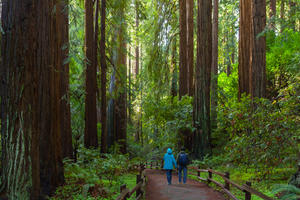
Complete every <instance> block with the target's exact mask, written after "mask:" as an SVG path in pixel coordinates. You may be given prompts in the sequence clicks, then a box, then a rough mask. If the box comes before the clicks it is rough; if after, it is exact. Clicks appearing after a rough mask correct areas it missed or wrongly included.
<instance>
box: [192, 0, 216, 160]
mask: <svg viewBox="0 0 300 200" xmlns="http://www.w3.org/2000/svg"><path fill="white" fill-rule="evenodd" d="M211 15H212V1H211V0H198V17H197V23H198V30H197V31H198V32H197V65H196V85H195V87H196V88H195V99H194V112H195V114H194V125H195V127H196V132H195V136H194V155H195V157H197V158H203V157H204V156H205V155H207V154H210V153H211V147H210V82H211V66H212V65H211V64H212V16H211Z"/></svg>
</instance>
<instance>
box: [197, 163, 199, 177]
mask: <svg viewBox="0 0 300 200" xmlns="http://www.w3.org/2000/svg"><path fill="white" fill-rule="evenodd" d="M198 170H200V166H198ZM197 174H198V177H200V171H197Z"/></svg>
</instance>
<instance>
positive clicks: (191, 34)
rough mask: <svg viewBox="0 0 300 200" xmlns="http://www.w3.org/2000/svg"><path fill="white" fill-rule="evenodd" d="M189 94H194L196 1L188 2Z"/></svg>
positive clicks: (189, 0) (188, 0) (190, 0)
mask: <svg viewBox="0 0 300 200" xmlns="http://www.w3.org/2000/svg"><path fill="white" fill-rule="evenodd" d="M186 2H187V4H186V5H187V8H186V9H187V67H188V81H187V82H188V94H189V96H193V94H194V0H187V1H186Z"/></svg>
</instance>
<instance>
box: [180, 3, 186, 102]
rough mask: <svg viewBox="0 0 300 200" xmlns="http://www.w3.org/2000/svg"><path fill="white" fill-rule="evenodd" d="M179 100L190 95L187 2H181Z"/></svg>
mask: <svg viewBox="0 0 300 200" xmlns="http://www.w3.org/2000/svg"><path fill="white" fill-rule="evenodd" d="M179 12H180V16H179V26H180V46H179V60H180V61H179V98H180V99H181V97H182V96H184V95H186V94H188V66H187V32H186V31H187V22H186V20H187V18H186V0H179Z"/></svg>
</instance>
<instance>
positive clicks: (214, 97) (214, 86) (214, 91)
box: [211, 0, 219, 128]
mask: <svg viewBox="0 0 300 200" xmlns="http://www.w3.org/2000/svg"><path fill="white" fill-rule="evenodd" d="M218 14H219V0H214V5H213V27H212V67H211V73H212V75H211V76H212V81H211V124H212V128H216V126H217V105H218V30H219V28H218V26H219V21H218V20H219V18H218Z"/></svg>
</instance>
